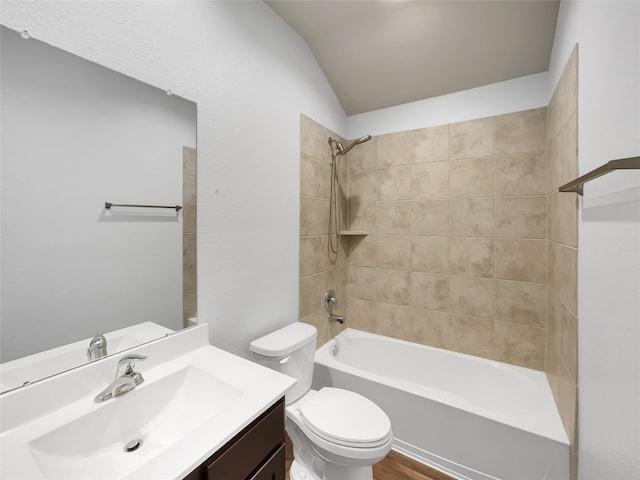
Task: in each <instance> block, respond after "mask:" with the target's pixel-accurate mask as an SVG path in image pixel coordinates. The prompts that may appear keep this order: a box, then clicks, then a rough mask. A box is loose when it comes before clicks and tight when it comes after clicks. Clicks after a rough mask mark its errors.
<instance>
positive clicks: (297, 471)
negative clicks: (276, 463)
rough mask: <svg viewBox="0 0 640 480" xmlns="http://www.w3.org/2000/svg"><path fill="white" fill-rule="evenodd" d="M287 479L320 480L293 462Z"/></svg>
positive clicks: (320, 479)
mask: <svg viewBox="0 0 640 480" xmlns="http://www.w3.org/2000/svg"><path fill="white" fill-rule="evenodd" d="M289 478H290V479H291V480H322V478H320V477H319V476H317V475H316V474H315V473H313V472H311V471H309V470H308V469H306V468H304V467H303V466H302V465H300V464H299V463H298V462H296V461H295V460H294V461H293V462H292V463H291V468H290V469H289Z"/></svg>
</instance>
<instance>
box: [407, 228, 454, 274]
mask: <svg viewBox="0 0 640 480" xmlns="http://www.w3.org/2000/svg"><path fill="white" fill-rule="evenodd" d="M449 243H450V240H449V238H447V237H418V236H414V237H411V270H413V271H417V272H431V273H448V272H449Z"/></svg>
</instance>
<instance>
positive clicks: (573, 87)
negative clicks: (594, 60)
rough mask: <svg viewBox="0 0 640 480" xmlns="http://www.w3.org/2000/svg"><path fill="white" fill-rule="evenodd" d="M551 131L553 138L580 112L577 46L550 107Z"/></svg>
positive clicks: (565, 68)
mask: <svg viewBox="0 0 640 480" xmlns="http://www.w3.org/2000/svg"><path fill="white" fill-rule="evenodd" d="M549 109H550V112H549V131H550V132H551V134H552V135H553V136H555V135H557V133H558V132H559V131H560V130H561V129H562V127H563V126H564V124H565V123H566V122H567V120H568V119H569V117H571V115H573V114H574V112H576V111H577V110H578V46H577V45H576V46H575V48H574V49H573V51H572V52H571V55H570V57H569V60H568V61H567V64H566V65H565V67H564V70H563V72H562V75H561V77H560V80H559V81H558V85H557V86H556V89H555V91H554V93H553V96H552V97H551V103H550V105H549Z"/></svg>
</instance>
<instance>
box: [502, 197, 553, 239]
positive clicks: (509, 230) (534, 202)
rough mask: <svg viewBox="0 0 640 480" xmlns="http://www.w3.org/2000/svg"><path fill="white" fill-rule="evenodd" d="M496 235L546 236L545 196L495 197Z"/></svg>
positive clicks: (514, 236) (519, 236) (512, 236)
mask: <svg viewBox="0 0 640 480" xmlns="http://www.w3.org/2000/svg"><path fill="white" fill-rule="evenodd" d="M495 233H496V237H510V238H547V198H546V197H543V196H539V197H508V198H496V231H495Z"/></svg>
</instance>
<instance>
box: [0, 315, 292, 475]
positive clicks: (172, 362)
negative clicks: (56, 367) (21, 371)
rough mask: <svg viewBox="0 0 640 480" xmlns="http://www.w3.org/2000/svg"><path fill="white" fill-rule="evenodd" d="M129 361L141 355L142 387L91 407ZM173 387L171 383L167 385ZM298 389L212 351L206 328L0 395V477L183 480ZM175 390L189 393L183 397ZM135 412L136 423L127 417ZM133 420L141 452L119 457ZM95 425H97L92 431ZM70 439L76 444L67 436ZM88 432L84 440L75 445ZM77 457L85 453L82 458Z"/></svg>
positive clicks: (274, 375)
mask: <svg viewBox="0 0 640 480" xmlns="http://www.w3.org/2000/svg"><path fill="white" fill-rule="evenodd" d="M132 353H136V354H140V355H146V356H147V359H146V360H144V361H141V362H138V364H137V366H136V368H135V369H136V371H138V372H140V373H141V374H142V375H143V376H144V378H145V381H144V382H143V383H142V384H140V385H139V386H137V387H136V388H135V389H133V390H132V391H130V392H128V393H126V394H124V395H121V396H119V397H116V398H112V399H110V400H107V401H105V402H102V403H95V402H94V397H95V396H96V394H97V393H98V392H100V391H101V390H102V389H103V388H105V387H106V386H107V385H109V383H111V381H112V380H113V378H114V374H115V371H116V365H117V362H118V360H119V359H120V358H121V357H122V356H124V355H130V354H132ZM184 372H189V373H188V374H186V375H184V374H183V373H184ZM176 378H177V379H178V380H177V381H176V382H177V383H176V382H173V380H171V379H176ZM185 378H186V380H184V379H185ZM180 382H182V383H180ZM294 383H295V380H294V379H292V378H290V377H287V376H285V375H282V374H279V373H277V372H275V371H273V370H269V369H267V368H264V367H262V366H260V365H258V364H256V363H253V362H250V361H248V360H245V359H243V358H240V357H238V356H235V355H232V354H230V353H228V352H225V351H223V350H220V349H218V348H215V347H212V346H210V345H209V343H208V328H207V325H206V324H205V325H199V326H197V327H193V328H191V329H187V330H185V331H182V332H179V333H176V334H175V335H171V336H170V337H167V338H164V339H160V340H157V341H154V342H151V343H149V344H146V345H143V346H140V347H137V348H135V349H132V350H128V351H127V352H123V353H122V355H115V356H114V357H109V358H106V359H103V360H100V361H98V362H94V363H91V364H88V365H85V366H83V367H79V368H78V369H75V370H72V371H70V372H66V373H63V374H60V375H57V376H55V377H51V378H49V379H46V380H43V381H41V382H38V383H36V384H33V385H30V386H27V387H24V388H20V389H17V390H13V391H11V392H7V393H5V394H3V395H1V396H0V422H1V424H0V425H1V434H0V464H1V466H0V477H1V478H3V479H7V480H8V479H22V478H47V477H51V476H58V477H60V476H63V477H64V478H82V479H90V478H113V477H114V476H116V477H118V478H131V479H135V478H140V479H142V478H145V479H150V478H153V479H181V478H183V477H185V476H186V475H188V474H189V473H190V472H191V471H192V470H193V469H195V468H196V467H198V466H199V465H200V464H201V463H202V462H203V461H205V460H206V459H207V458H208V457H210V456H211V455H212V454H213V453H215V452H216V451H217V450H218V449H219V448H220V447H222V446H223V445H225V444H226V443H227V442H228V441H229V440H231V439H232V438H233V437H234V436H235V435H236V434H237V433H238V432H240V431H241V430H242V429H243V428H244V427H246V426H247V425H249V424H250V423H251V422H252V421H253V420H255V419H256V418H257V417H259V416H260V415H261V414H262V413H263V412H264V411H266V410H267V409H268V408H269V407H270V406H271V405H272V404H273V403H274V402H275V401H277V400H278V399H279V398H281V397H282V396H283V395H284V393H285V392H286V391H287V390H288V389H289V387H291V386H292V385H293V384H294ZM176 385H177V387H176ZM159 386H160V387H159ZM174 387H175V388H174ZM172 388H173V391H172ZM180 389H185V390H184V391H188V392H190V393H189V394H188V395H184V394H183V395H180V394H179V393H180ZM189 389H190V390H189ZM176 391H177V392H178V393H176ZM184 391H183V393H184ZM167 397H169V398H168V399H167ZM216 402H218V404H217V405H216ZM165 403H167V404H168V405H169V406H168V407H166V408H165ZM209 405H211V407H210V409H209ZM183 407H184V408H183ZM132 410H133V411H135V412H139V416H135V414H134V415H133V416H132V414H131V411H132ZM203 411H205V412H207V414H205V415H203V414H202V412H203ZM149 412H151V413H149ZM153 412H159V413H158V414H155V413H153ZM145 415H148V416H149V418H150V419H151V421H149V422H148V421H147V420H145V419H144V418H143V417H145ZM153 415H156V416H155V417H154V416H153ZM127 418H129V420H127ZM138 418H140V422H141V425H142V426H141V428H140V429H138V430H137V431H139V432H140V433H139V434H140V436H141V438H142V440H143V443H142V446H141V447H140V448H139V449H138V450H137V451H135V452H131V453H125V452H124V451H123V447H124V444H125V443H126V442H127V441H129V440H131V439H130V438H122V442H120V441H119V437H118V433H117V432H119V431H121V429H123V431H125V432H127V433H124V436H125V437H126V436H128V435H130V433H129V431H128V430H127V428H126V427H127V425H126V424H127V422H129V423H135V422H136V421H137V420H138ZM94 419H95V420H96V425H92V424H91V422H93V420H94ZM119 422H120V423H119ZM163 422H164V423H163ZM143 424H144V425H143ZM161 424H162V426H158V425H161ZM83 425H84V426H83ZM87 425H88V428H87ZM189 425H192V427H189ZM94 427H95V428H94ZM154 428H155V430H154ZM83 429H84V430H83ZM114 430H115V431H116V433H115V435H116V438H118V442H117V444H114V445H115V446H116V447H117V448H111V447H112V445H109V448H108V449H106V450H105V449H102V450H100V451H99V452H98V451H97V449H94V450H91V448H93V447H91V445H92V443H95V444H96V445H101V444H100V442H104V440H103V439H102V438H103V437H105V436H108V435H114V433H113V431H114ZM67 432H72V433H73V435H72V436H73V438H67V437H65V435H67V436H68V433H67ZM78 432H80V435H78ZM85 432H86V433H87V435H86V436H87V438H86V439H83V438H76V437H78V436H80V437H81V436H82V435H83V434H84V433H85ZM145 436H146V437H145ZM74 442H75V444H77V445H76V446H74ZM43 445H44V446H45V447H44V448H43ZM60 445H64V447H61V446H60ZM67 445H71V446H67ZM74 448H76V449H78V450H79V451H81V450H83V449H88V453H83V452H80V455H78V452H77V451H74ZM47 449H49V450H47ZM43 451H44V453H43ZM96 452H97V453H96ZM105 452H106V453H105ZM101 465H104V467H105V468H106V469H107V471H105V469H104V468H102V467H101ZM67 468H69V469H70V471H67V470H65V469H67ZM108 469H114V470H113V471H109V470H108Z"/></svg>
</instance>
